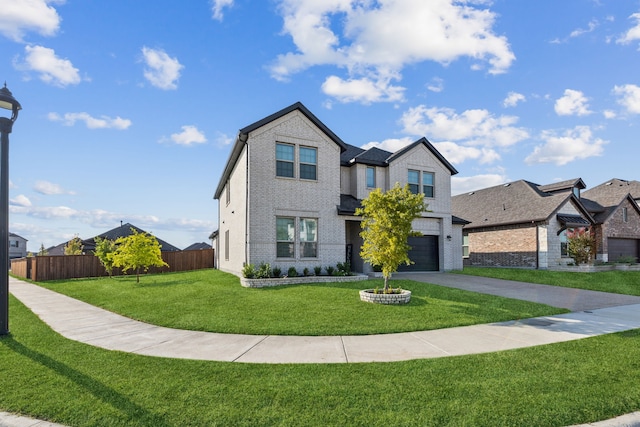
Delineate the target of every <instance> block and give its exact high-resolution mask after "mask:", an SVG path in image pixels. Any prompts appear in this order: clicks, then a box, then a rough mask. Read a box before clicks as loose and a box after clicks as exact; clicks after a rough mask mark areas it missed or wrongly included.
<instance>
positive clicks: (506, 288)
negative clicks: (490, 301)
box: [394, 273, 640, 311]
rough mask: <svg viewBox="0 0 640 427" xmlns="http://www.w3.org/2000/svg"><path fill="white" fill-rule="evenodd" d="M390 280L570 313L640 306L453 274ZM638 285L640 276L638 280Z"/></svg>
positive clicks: (623, 298) (605, 296)
mask: <svg viewBox="0 0 640 427" xmlns="http://www.w3.org/2000/svg"><path fill="white" fill-rule="evenodd" d="M394 277H397V278H403V279H409V280H415V281H416V282H426V283H433V284H435V285H441V286H447V287H450V288H457V289H464V290H467V291H473V292H479V293H482V294H489V295H497V296H501V297H507V298H515V299H521V300H525V301H532V302H538V303H541V304H547V305H550V306H553V307H561V308H566V309H569V310H571V311H589V310H596V309H599V308H607V307H617V306H621V305H631V304H640V297H636V296H631V295H621V294H613V293H608V292H597V291H586V290H582V289H573V288H563V287H560V286H550V285H537V284H533V283H524V282H516V281H513V280H502V279H493V278H490V277H480V276H468V275H466V274H456V273H394ZM638 279H639V282H640V275H639V276H638Z"/></svg>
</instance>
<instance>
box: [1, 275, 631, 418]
mask: <svg viewBox="0 0 640 427" xmlns="http://www.w3.org/2000/svg"><path fill="white" fill-rule="evenodd" d="M410 276H413V277H410ZM404 277H406V278H411V279H412V280H419V281H426V282H430V283H435V284H441V285H443V286H452V287H458V288H466V289H468V290H473V291H476V292H484V293H489V294H493V295H501V296H509V295H505V294H511V297H513V298H520V299H526V300H530V301H536V302H545V303H547V304H550V305H554V306H559V307H566V308H570V309H571V308H575V307H580V308H581V309H582V310H583V311H579V312H572V313H568V314H563V315H556V316H544V317H538V318H533V319H525V320H521V321H510V322H500V323H492V324H486V325H475V326H466V327H458V328H449V329H444V330H435V331H419V332H410V333H399V334H385V335H368V336H326V337H317V336H312V337H304V336H273V335H237V334H219V333H207V332H195V331H185V330H177V329H170V328H163V327H159V326H155V325H150V324H146V323H142V322H138V321H135V320H131V319H129V318H126V317H123V316H120V315H117V314H114V313H112V312H109V311H106V310H103V309H100V308H97V307H95V306H92V305H90V304H87V303H84V302H82V301H78V300H76V299H73V298H70V297H67V296H64V295H62V294H59V293H56V292H53V291H50V290H48V289H45V288H42V287H40V286H37V285H33V284H30V283H27V282H23V281H21V280H17V279H15V278H10V279H9V289H10V292H11V293H12V294H13V295H14V296H15V297H16V298H18V299H19V300H20V301H21V302H22V303H23V304H25V305H26V306H27V307H29V309H31V310H32V311H33V312H34V313H35V314H36V315H38V316H39V317H40V318H41V319H42V320H43V321H44V322H45V323H47V324H48V325H49V326H50V327H51V328H52V329H53V330H55V331H56V332H58V333H60V334H61V335H63V336H64V337H66V338H69V339H72V340H75V341H80V342H83V343H86V344H89V345H93V346H96V347H101V348H105V349H109V350H119V351H125V352H130V353H136V354H140V355H146V356H159V357H171V358H183V359H199V360H212V361H226V362H244V363H358V362H391V361H402V360H411V359H424V358H436V357H446V356H456V355H465V354H477V353H487V352H494V351H501V350H509V349H516V348H523V347H530V346H536V345H543V344H551V343H556V342H562V341H571V340H576V339H581V338H587V337H593V336H597V335H602V334H609V333H614V332H620V331H625V330H630V329H637V328H640V298H638V297H630V296H625V295H615V294H606V293H602V292H595V293H591V291H580V290H570V292H565V291H562V289H565V288H557V287H549V286H546V287H545V285H531V284H522V283H519V282H507V281H496V280H495V279H486V278H482V280H479V279H477V278H475V277H474V276H464V275H455V274H444V273H436V274H427V275H418V276H415V275H406V276H404ZM465 283H466V284H465ZM547 288H551V289H547ZM514 289H516V291H514ZM557 289H560V290H561V291H560V292H558V291H556V290H557ZM545 291H548V292H550V293H551V295H553V297H551V300H549V298H550V297H548V296H546V295H545ZM576 291H577V292H576ZM562 293H564V296H562V295H561V294H562ZM4 426H7V427H17V426H58V425H57V424H51V423H47V422H44V421H39V420H34V419H31V418H25V417H19V416H15V415H11V414H7V413H2V412H0V427H4ZM583 426H584V427H586V426H597V427H624V426H629V427H633V426H640V413H639V412H636V413H632V414H627V415H623V416H621V417H618V418H614V419H611V420H605V421H600V422H597V423H593V424H584V425H583ZM583 426H576V427H583Z"/></svg>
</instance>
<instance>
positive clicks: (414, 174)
mask: <svg viewBox="0 0 640 427" xmlns="http://www.w3.org/2000/svg"><path fill="white" fill-rule="evenodd" d="M407 183H408V184H409V190H411V192H412V193H413V194H420V193H422V194H423V195H424V197H435V174H434V173H433V172H420V171H418V170H414V169H409V173H408V174H407Z"/></svg>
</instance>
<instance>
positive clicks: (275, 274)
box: [272, 266, 282, 278]
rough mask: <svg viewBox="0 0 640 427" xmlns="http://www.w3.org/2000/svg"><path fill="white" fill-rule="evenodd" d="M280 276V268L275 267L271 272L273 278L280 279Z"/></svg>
mask: <svg viewBox="0 0 640 427" xmlns="http://www.w3.org/2000/svg"><path fill="white" fill-rule="evenodd" d="M281 274H282V270H281V269H280V267H277V266H276V267H273V270H272V275H273V277H276V278H277V277H280V275H281Z"/></svg>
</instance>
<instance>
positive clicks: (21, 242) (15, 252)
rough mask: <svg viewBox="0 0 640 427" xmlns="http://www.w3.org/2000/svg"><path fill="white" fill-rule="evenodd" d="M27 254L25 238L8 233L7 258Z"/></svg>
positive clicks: (22, 256) (20, 256)
mask: <svg viewBox="0 0 640 427" xmlns="http://www.w3.org/2000/svg"><path fill="white" fill-rule="evenodd" d="M26 256H27V239H25V238H24V237H22V236H18V235H17V234H14V233H11V232H10V233H9V259H15V258H24V257H26Z"/></svg>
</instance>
